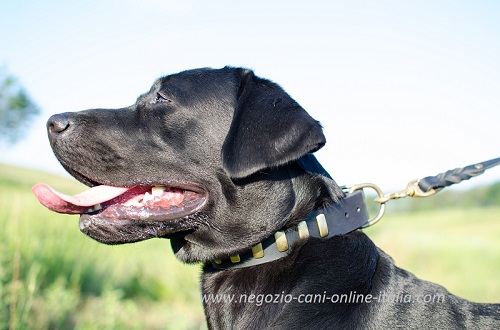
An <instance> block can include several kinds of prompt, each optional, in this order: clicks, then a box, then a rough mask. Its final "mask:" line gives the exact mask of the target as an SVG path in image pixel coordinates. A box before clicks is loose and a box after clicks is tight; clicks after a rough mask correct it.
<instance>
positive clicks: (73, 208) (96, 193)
mask: <svg viewBox="0 0 500 330" xmlns="http://www.w3.org/2000/svg"><path fill="white" fill-rule="evenodd" d="M130 189H132V188H125V187H111V186H104V185H102V186H95V187H93V188H90V189H88V190H86V191H84V192H82V193H79V194H78V195H75V196H69V195H65V194H62V193H60V192H58V191H56V190H55V189H54V188H52V187H50V186H49V185H47V184H45V183H39V184H37V185H35V186H34V187H33V188H32V189H31V190H32V191H33V193H34V194H35V196H36V198H38V200H39V201H40V203H42V204H43V205H44V206H45V207H46V208H48V209H50V210H52V211H55V212H59V213H67V214H82V213H85V212H87V210H88V209H89V208H90V207H92V206H94V205H97V204H100V203H103V202H106V201H109V200H111V199H113V198H115V197H118V196H120V195H122V194H123V193H125V192H126V191H127V190H130Z"/></svg>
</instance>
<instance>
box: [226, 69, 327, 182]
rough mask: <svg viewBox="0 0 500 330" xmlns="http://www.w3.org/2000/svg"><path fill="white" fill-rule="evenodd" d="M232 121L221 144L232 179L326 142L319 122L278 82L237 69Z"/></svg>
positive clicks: (311, 150) (318, 146) (277, 162)
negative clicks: (237, 80)
mask: <svg viewBox="0 0 500 330" xmlns="http://www.w3.org/2000/svg"><path fill="white" fill-rule="evenodd" d="M238 73H239V77H240V87H239V91H238V97H237V106H236V110H235V113H234V117H233V121H232V123H231V127H230V129H229V133H228V134H227V136H226V139H225V141H224V144H223V146H222V161H223V166H224V169H225V170H226V171H227V172H228V174H229V175H230V176H231V177H232V178H235V179H239V178H244V177H246V176H249V175H250V174H253V173H255V172H257V171H259V170H262V169H265V168H270V167H277V166H280V165H284V164H286V163H289V162H291V161H293V160H296V159H298V158H300V157H301V156H303V155H305V154H307V153H310V152H314V151H316V150H318V149H319V148H321V147H322V146H323V145H324V144H325V136H324V135H323V131H322V128H321V125H320V124H319V123H318V122H317V121H316V120H314V119H313V118H312V117H311V116H309V114H308V113H307V112H306V111H305V110H304V109H303V108H302V107H301V106H300V105H298V104H297V102H295V101H294V100H293V99H292V98H291V97H290V96H289V95H288V94H287V93H286V92H285V91H284V90H283V89H282V88H281V87H280V86H278V85H277V84H275V83H273V82H271V81H269V80H265V79H261V78H258V77H256V76H255V75H254V73H253V72H252V71H251V70H245V69H238Z"/></svg>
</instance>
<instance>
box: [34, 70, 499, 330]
mask: <svg viewBox="0 0 500 330" xmlns="http://www.w3.org/2000/svg"><path fill="white" fill-rule="evenodd" d="M47 127H48V134H49V139H50V143H51V145H52V148H53V150H54V153H55V155H56V156H57V158H58V159H59V161H60V162H61V164H62V165H63V166H64V167H65V168H66V169H67V171H68V172H69V173H71V174H72V175H73V176H74V177H75V178H76V179H78V180H79V181H81V182H83V183H84V184H86V185H88V186H91V187H94V188H92V189H90V190H89V191H87V192H86V193H82V194H80V195H77V196H73V197H71V196H66V195H62V194H60V193H58V192H56V191H54V190H53V189H51V188H50V187H48V186H46V185H38V186H36V187H35V188H34V191H35V193H36V194H37V196H38V198H39V199H40V201H41V202H42V203H43V204H45V205H46V206H47V207H49V208H51V209H52V210H54V211H57V212H62V213H79V214H81V217H80V228H81V230H82V232H84V233H85V234H87V235H88V236H90V237H92V238H94V239H96V240H97V241H100V242H103V243H106V244H120V243H130V242H136V241H140V240H145V239H149V238H152V237H162V238H169V239H170V241H171V245H172V247H173V250H174V252H175V254H176V256H177V257H178V258H179V259H180V260H182V261H184V262H202V263H204V267H203V275H202V291H203V300H204V307H205V314H206V318H207V322H208V326H209V328H211V329H304V328H307V329H333V328H339V329H362V328H363V329H364V328H367V329H390V328H402V329H403V328H404V329H407V328H414V329H417V328H418V329H430V328H433V329H456V328H473V329H479V328H481V329H493V328H497V329H498V328H500V305H487V304H475V303H471V302H468V301H465V300H463V299H460V298H458V297H456V296H454V295H452V294H450V293H449V292H447V291H446V290H445V289H444V288H442V287H441V286H438V285H436V284H433V283H429V282H425V281H421V280H419V279H417V278H416V277H415V276H413V275H412V274H410V273H408V272H407V271H404V270H402V269H399V268H397V267H396V266H395V265H394V263H393V261H392V259H391V258H390V257H389V256H387V255H386V254H384V253H383V252H382V251H380V250H378V249H377V247H375V245H374V244H373V243H372V242H371V241H370V239H369V238H368V237H367V236H365V235H364V234H363V233H362V232H361V231H360V230H355V229H356V228H358V227H359V226H358V225H356V226H354V227H353V228H344V229H342V228H341V227H343V226H344V225H345V223H348V222H345V219H344V220H342V221H344V222H342V221H341V220H335V219H334V220H333V222H329V223H328V225H329V226H330V227H329V228H330V232H328V228H327V229H326V233H325V232H323V231H324V230H325V229H324V228H323V229H322V228H321V225H320V222H323V223H325V221H326V220H328V221H331V219H330V216H329V215H328V214H327V213H328V212H333V213H335V212H337V213H338V214H343V212H344V209H345V208H349V207H350V205H351V204H352V203H351V202H347V200H348V198H349V197H346V194H345V193H344V191H343V190H342V189H341V188H339V187H338V186H337V184H336V183H335V182H334V181H333V180H332V179H331V178H330V177H329V176H328V174H327V173H326V172H325V171H324V170H323V168H322V167H321V165H319V163H317V162H316V160H315V158H314V156H312V155H311V153H312V152H314V151H316V150H318V149H319V148H321V147H322V146H323V145H324V144H325V138H324V135H323V133H322V128H321V126H320V125H319V123H318V122H317V121H315V120H314V119H313V118H311V117H310V116H309V115H308V114H307V113H306V111H305V110H304V109H302V108H301V107H300V106H299V105H298V104H297V103H296V102H295V101H294V100H293V99H292V98H291V97H290V96H289V95H288V94H287V93H285V91H284V90H283V89H281V88H280V87H279V86H278V85H276V84H274V83H272V82H270V81H269V80H265V79H261V78H258V77H256V76H255V75H254V74H253V72H252V71H250V70H246V69H240V68H229V67H226V68H223V69H219V70H214V69H197V70H191V71H185V72H181V73H178V74H174V75H170V76H167V77H164V78H161V79H159V80H158V81H156V82H155V84H154V85H153V87H152V88H151V90H150V91H149V92H148V93H146V94H144V95H142V96H140V97H139V98H138V99H137V102H136V103H135V104H134V105H132V106H130V107H128V108H124V109H111V110H109V109H106V110H104V109H93V110H86V111H81V112H75V113H64V114H58V115H54V116H52V117H51V118H50V119H49V121H48V123H47ZM353 195H356V194H353ZM343 203H344V204H343ZM331 208H332V209H333V210H334V211H329V210H330V209H331ZM318 210H325V211H324V212H326V213H325V214H327V216H326V218H327V219H326V220H325V219H324V218H323V219H322V218H321V217H323V216H320V217H316V215H317V214H318ZM315 212H316V213H315ZM349 212H351V211H349ZM349 212H348V211H346V212H345V217H346V218H347V217H348V213H349ZM356 213H359V214H361V215H360V216H358V215H356V216H353V218H354V219H357V220H356V221H360V220H359V219H362V221H366V219H364V218H363V214H365V213H364V211H363V210H361V208H360V206H359V205H358V206H354V209H353V211H352V212H351V213H350V214H356ZM311 214H314V217H316V220H315V221H317V222H318V226H319V227H318V228H319V229H315V228H313V227H314V226H312V227H311V222H307V226H309V227H308V228H304V227H301V226H303V225H304V223H305V222H304V219H310V218H311ZM314 217H313V218H314ZM349 221H350V220H349ZM337 224H339V225H338V226H339V228H341V229H337V227H336V226H337ZM307 226H306V227H307ZM347 226H348V227H349V224H347ZM304 230H305V232H304ZM316 231H317V233H316ZM276 233H277V234H276ZM304 233H305V235H304ZM280 235H281V236H282V235H285V241H284V244H285V245H284V246H283V245H282V246H281V247H280V246H279V244H278V243H280V244H281V243H283V237H281V236H280ZM318 235H319V236H318ZM287 239H288V240H287ZM277 244H278V245H277ZM252 248H253V249H252ZM272 249H274V250H272ZM276 249H277V250H276ZM259 260H262V261H259Z"/></svg>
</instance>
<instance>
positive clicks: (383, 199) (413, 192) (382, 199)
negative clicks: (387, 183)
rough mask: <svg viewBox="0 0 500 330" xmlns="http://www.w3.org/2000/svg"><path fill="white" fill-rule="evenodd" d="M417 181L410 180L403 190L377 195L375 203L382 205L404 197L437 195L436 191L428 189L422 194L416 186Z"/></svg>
mask: <svg viewBox="0 0 500 330" xmlns="http://www.w3.org/2000/svg"><path fill="white" fill-rule="evenodd" d="M419 181H420V179H414V180H411V181H410V182H408V185H407V186H406V188H405V189H404V190H401V191H398V192H394V193H392V194H387V195H383V196H380V195H379V197H378V198H376V199H375V202H376V203H379V204H382V205H383V204H385V203H387V202H388V201H390V200H391V199H399V198H406V197H428V196H432V195H434V194H435V193H437V191H436V190H434V189H430V190H429V191H427V192H424V191H423V190H422V189H420V187H419V185H418V182H419Z"/></svg>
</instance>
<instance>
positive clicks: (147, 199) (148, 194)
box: [142, 192, 153, 202]
mask: <svg viewBox="0 0 500 330" xmlns="http://www.w3.org/2000/svg"><path fill="white" fill-rule="evenodd" d="M152 200H153V195H151V194H150V193H148V192H147V193H145V194H144V199H143V200H142V201H143V202H149V201H152Z"/></svg>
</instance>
